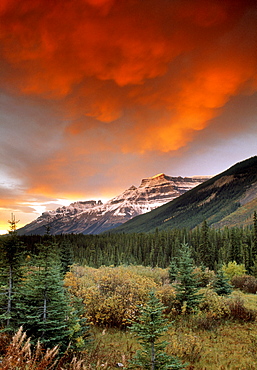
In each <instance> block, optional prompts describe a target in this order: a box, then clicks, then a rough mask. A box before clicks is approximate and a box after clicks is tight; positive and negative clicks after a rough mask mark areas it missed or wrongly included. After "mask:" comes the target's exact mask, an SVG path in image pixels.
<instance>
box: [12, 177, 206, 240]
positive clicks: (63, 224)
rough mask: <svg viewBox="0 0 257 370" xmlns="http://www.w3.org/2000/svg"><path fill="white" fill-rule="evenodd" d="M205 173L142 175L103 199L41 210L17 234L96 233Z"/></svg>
mask: <svg viewBox="0 0 257 370" xmlns="http://www.w3.org/2000/svg"><path fill="white" fill-rule="evenodd" d="M207 179H208V178H207V177H190V178H189V177H170V176H166V175H165V174H164V173H161V174H159V175H156V176H153V177H149V178H145V179H143V180H142V181H141V184H140V186H139V187H138V188H137V187H136V186H131V187H130V188H129V189H127V190H125V191H124V192H123V193H122V194H120V195H118V196H117V197H115V198H112V199H111V200H109V201H108V202H106V203H104V204H103V203H102V202H101V201H100V200H99V201H95V200H89V201H81V202H75V203H71V204H70V205H69V206H68V207H65V206H64V207H60V208H57V209H56V210H55V211H49V212H44V213H43V214H42V215H41V216H40V217H38V218H37V219H36V220H35V221H33V222H31V223H30V224H28V225H26V226H24V227H23V228H21V229H19V230H18V233H19V234H21V235H31V234H39V235H42V234H44V233H45V230H46V229H45V226H46V225H48V226H49V227H50V232H51V234H53V235H55V234H67V233H75V234H78V233H82V234H99V233H101V232H103V231H107V230H110V229H112V228H114V227H116V226H119V225H121V224H123V223H124V222H126V221H128V220H130V219H131V218H133V217H135V216H138V215H141V214H143V213H146V212H149V211H151V210H153V209H155V208H157V207H159V206H161V205H163V204H165V203H167V202H170V201H171V200H173V199H175V198H177V197H178V196H180V195H182V194H184V193H185V192H186V191H188V190H190V189H192V188H193V187H195V186H197V185H199V184H201V183H202V182H204V181H206V180H207Z"/></svg>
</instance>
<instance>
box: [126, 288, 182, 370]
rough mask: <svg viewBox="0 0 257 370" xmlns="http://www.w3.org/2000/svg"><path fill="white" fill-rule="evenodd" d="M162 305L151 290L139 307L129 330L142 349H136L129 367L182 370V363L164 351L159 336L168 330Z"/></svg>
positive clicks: (164, 345)
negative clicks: (137, 315) (142, 304)
mask: <svg viewBox="0 0 257 370" xmlns="http://www.w3.org/2000/svg"><path fill="white" fill-rule="evenodd" d="M163 310H164V306H163V305H162V303H161V302H160V301H159V300H158V299H157V298H156V296H155V294H154V293H153V292H151V293H150V295H149V300H148V302H147V304H146V305H145V306H144V307H143V308H142V309H141V315H140V317H139V321H138V322H134V323H133V325H132V326H131V330H132V331H133V332H134V333H136V335H137V337H138V338H139V343H140V344H141V346H142V348H143V349H142V350H139V351H137V353H136V355H135V357H134V358H133V360H131V362H130V365H129V368H130V369H135V368H140V369H150V370H166V369H173V370H180V369H181V370H182V369H184V367H183V365H182V363H181V362H180V361H179V360H178V359H176V358H175V357H172V356H169V355H168V354H167V353H166V352H165V348H166V346H167V344H168V343H167V342H166V341H160V337H161V336H162V335H163V333H164V332H166V331H167V330H168V327H169V326H168V324H167V320H166V319H165V318H164V317H163Z"/></svg>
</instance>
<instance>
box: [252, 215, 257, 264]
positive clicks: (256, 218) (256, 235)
mask: <svg viewBox="0 0 257 370" xmlns="http://www.w3.org/2000/svg"><path fill="white" fill-rule="evenodd" d="M252 258H253V260H257V213H256V211H255V212H254V214H253V246H252Z"/></svg>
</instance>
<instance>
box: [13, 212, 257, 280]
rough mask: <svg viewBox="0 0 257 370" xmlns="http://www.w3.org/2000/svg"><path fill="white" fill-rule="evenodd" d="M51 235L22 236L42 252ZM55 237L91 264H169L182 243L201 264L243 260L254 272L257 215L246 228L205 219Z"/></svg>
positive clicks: (73, 257)
mask: <svg viewBox="0 0 257 370" xmlns="http://www.w3.org/2000/svg"><path fill="white" fill-rule="evenodd" d="M48 237H49V236H38V235H34V236H20V237H19V239H20V241H21V242H23V244H24V245H25V246H26V248H27V250H28V251H30V252H32V253H38V251H39V248H38V245H40V244H41V243H44V240H45V239H47V238H48ZM51 238H52V241H53V242H55V243H56V244H57V248H58V250H59V252H60V254H61V255H62V256H63V257H62V258H63V259H65V258H66V259H68V260H69V263H77V264H80V265H87V266H91V267H100V266H102V265H105V266H109V265H114V266H118V265H121V264H125V265H129V264H135V265H143V266H151V267H155V266H158V267H162V268H166V267H168V266H169V265H170V263H171V261H172V260H173V259H174V258H176V257H177V256H178V253H179V251H180V247H181V244H182V243H187V244H188V245H190V247H191V249H192V257H193V259H194V261H195V264H196V265H197V266H200V265H202V266H205V267H208V268H210V269H212V270H215V271H216V270H217V269H218V268H219V266H221V265H222V264H224V263H225V264H226V263H228V262H229V261H236V262H237V263H239V264H240V263H243V264H244V265H245V267H246V270H247V272H248V273H252V272H253V271H252V269H253V268H254V265H255V260H256V256H257V218H256V213H254V215H253V221H252V225H251V226H250V227H245V228H238V227H234V228H227V227H225V228H223V229H215V228H212V227H209V226H208V224H207V222H206V221H204V222H203V223H202V225H201V226H200V227H197V228H195V229H194V230H188V229H171V230H168V231H159V230H158V229H156V231H155V232H154V233H133V234H124V233H121V234H112V233H106V234H102V235H83V234H67V235H55V236H52V237H51Z"/></svg>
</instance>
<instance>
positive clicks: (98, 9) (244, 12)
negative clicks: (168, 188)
mask: <svg viewBox="0 0 257 370" xmlns="http://www.w3.org/2000/svg"><path fill="white" fill-rule="evenodd" d="M0 17H1V22H0V24H1V25H0V28H1V38H0V46H1V48H0V50H1V51H0V65H1V68H0V74H1V78H0V89H1V93H0V118H1V121H0V122H1V126H0V130H1V135H0V140H1V145H0V150H1V166H0V176H1V181H0V200H1V203H0V233H3V232H5V233H6V232H7V231H8V229H9V226H8V220H9V219H10V217H11V214H14V215H15V216H16V219H17V220H18V219H19V220H20V223H19V227H22V226H24V225H25V224H27V223H29V222H31V221H33V220H35V219H36V218H37V217H38V216H39V215H40V214H41V213H42V212H44V211H47V210H50V209H56V208H57V207H58V206H61V205H68V204H70V203H72V202H74V201H83V200H89V199H95V200H99V199H101V200H103V199H111V198H113V197H114V196H116V195H118V194H120V193H121V192H122V191H124V190H125V189H127V188H129V187H130V186H132V185H135V186H139V185H140V184H138V183H139V182H140V180H141V179H143V178H147V177H153V176H155V175H154V174H159V173H165V174H166V175H168V176H174V177H178V176H182V177H192V176H215V175H216V174H219V173H221V172H223V171H225V170H226V169H228V168H229V167H231V166H233V165H234V164H236V163H238V162H241V161H243V160H245V159H247V158H250V157H252V156H255V155H256V154H257V140H256V138H257V125H256V118H257V78H256V76H257V11H256V5H255V2H254V1H252V0H244V1H243V0H238V1H236V2H235V1H233V0H224V1H223V2H220V1H219V0H212V1H211V0H174V1H173V2H169V1H166V0H161V1H160V0H148V1H147V2H142V1H141V0H136V1H134V0H133V1H132V0H127V1H124V2H123V1H122V2H121V1H119V0H77V1H76V2H70V1H68V0H62V1H61V0H56V1H55V2H53V3H51V4H48V5H47V6H46V4H45V2H44V1H43V0H38V1H37V2H31V1H30V0H3V1H2V2H1V5H0Z"/></svg>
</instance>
